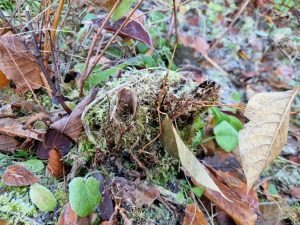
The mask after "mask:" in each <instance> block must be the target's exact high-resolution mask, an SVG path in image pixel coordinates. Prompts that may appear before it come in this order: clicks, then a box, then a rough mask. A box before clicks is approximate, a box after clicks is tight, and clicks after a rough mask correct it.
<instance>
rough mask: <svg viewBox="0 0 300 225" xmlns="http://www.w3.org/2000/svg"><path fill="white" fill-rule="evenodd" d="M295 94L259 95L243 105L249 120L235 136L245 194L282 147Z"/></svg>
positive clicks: (289, 92)
mask: <svg viewBox="0 0 300 225" xmlns="http://www.w3.org/2000/svg"><path fill="white" fill-rule="evenodd" d="M297 92H298V90H293V91H287V92H269V93H260V94H257V95H255V96H253V97H252V98H251V99H250V100H249V102H248V104H247V106H246V110H245V116H246V117H247V118H248V119H249V120H250V121H249V122H248V123H247V124H246V125H245V127H244V129H242V130H241V131H240V133H239V154H240V157H241V163H242V167H243V170H244V173H245V176H246V179H247V190H248V191H249V190H250V188H251V187H252V186H253V184H254V182H255V181H256V180H257V178H258V177H259V175H260V173H261V172H262V171H263V170H264V169H265V168H266V167H267V166H268V165H269V164H270V163H271V162H272V161H273V160H274V159H275V158H276V157H277V156H278V155H279V154H280V152H281V150H282V148H283V146H284V145H285V144H286V141H287V132H288V125H289V112H290V108H291V104H292V102H293V99H294V97H295V96H296V94H297Z"/></svg>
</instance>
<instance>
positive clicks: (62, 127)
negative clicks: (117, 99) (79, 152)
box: [50, 89, 98, 150]
mask: <svg viewBox="0 0 300 225" xmlns="http://www.w3.org/2000/svg"><path fill="white" fill-rule="evenodd" d="M97 93H98V89H93V90H92V91H91V92H90V94H89V95H88V96H86V97H85V98H84V99H83V100H82V101H81V102H80V103H79V104H78V105H77V106H76V108H75V109H74V110H73V112H72V113H71V114H70V116H68V117H64V118H62V119H60V120H58V121H56V122H54V123H53V124H52V125H51V126H50V128H51V129H56V130H58V131H60V132H61V133H64V134H65V135H67V136H69V137H70V138H72V139H73V140H75V141H76V140H78V138H79V136H80V134H81V132H82V130H83V125H82V122H81V114H82V112H83V110H84V109H85V107H86V106H87V105H88V104H90V103H91V102H92V101H93V100H94V98H95V97H96V95H97ZM58 149H59V148H58ZM60 150H61V149H60Z"/></svg>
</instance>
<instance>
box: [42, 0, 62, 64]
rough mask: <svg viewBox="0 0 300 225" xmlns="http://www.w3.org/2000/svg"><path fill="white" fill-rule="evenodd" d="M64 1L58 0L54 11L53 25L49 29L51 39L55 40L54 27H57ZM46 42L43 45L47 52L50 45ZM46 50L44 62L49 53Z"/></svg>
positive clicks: (47, 58)
mask: <svg viewBox="0 0 300 225" xmlns="http://www.w3.org/2000/svg"><path fill="white" fill-rule="evenodd" d="M64 2H65V0H59V3H58V7H57V11H56V13H55V17H54V21H53V25H52V29H51V39H52V40H53V41H54V40H55V35H56V29H57V26H58V22H59V19H60V15H61V12H62V9H63V6H64ZM48 10H49V9H48ZM48 10H47V13H48ZM47 44H48V45H47V46H46V47H45V50H46V51H47V52H49V50H50V48H51V46H50V43H49V42H48V43H47ZM47 52H46V56H45V61H46V62H48V60H49V57H50V54H49V53H48V54H47Z"/></svg>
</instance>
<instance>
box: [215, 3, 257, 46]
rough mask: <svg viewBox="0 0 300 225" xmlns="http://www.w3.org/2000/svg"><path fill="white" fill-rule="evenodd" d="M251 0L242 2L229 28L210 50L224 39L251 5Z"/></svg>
mask: <svg viewBox="0 0 300 225" xmlns="http://www.w3.org/2000/svg"><path fill="white" fill-rule="evenodd" d="M250 1H251V0H244V2H243V3H242V6H241V7H240V9H239V11H238V12H237V14H236V15H235V16H234V18H233V20H232V21H231V23H230V25H229V26H228V28H227V29H226V30H225V31H224V32H223V34H222V35H221V37H220V38H219V39H218V40H217V41H216V42H215V43H214V44H213V45H212V46H211V47H210V50H212V49H213V48H215V47H216V46H217V45H218V44H219V43H220V41H221V40H222V39H223V37H224V36H225V35H226V34H227V33H228V32H229V31H230V29H231V28H232V27H233V25H234V24H235V23H236V21H237V20H238V19H239V17H240V16H241V14H242V13H243V12H244V10H245V9H246V7H247V6H248V5H249V3H250Z"/></svg>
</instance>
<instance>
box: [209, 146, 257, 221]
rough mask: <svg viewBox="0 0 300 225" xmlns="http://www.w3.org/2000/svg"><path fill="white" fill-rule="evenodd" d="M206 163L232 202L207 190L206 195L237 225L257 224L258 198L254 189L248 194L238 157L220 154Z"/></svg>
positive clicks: (224, 153)
mask: <svg viewBox="0 0 300 225" xmlns="http://www.w3.org/2000/svg"><path fill="white" fill-rule="evenodd" d="M204 161H205V165H206V166H207V168H209V170H210V171H211V174H212V177H213V179H214V180H215V182H216V184H217V185H218V187H219V188H220V189H221V190H222V192H223V193H224V194H225V195H226V196H228V198H229V199H230V200H231V201H232V202H231V203H229V202H228V201H226V200H225V199H224V198H221V195H220V194H219V193H217V192H214V191H211V190H206V191H205V192H204V195H205V196H206V197H207V198H208V199H210V200H211V201H212V202H213V203H214V204H215V205H216V206H217V207H218V208H219V209H221V210H223V211H224V212H226V214H227V215H229V216H230V217H231V218H232V219H234V221H235V223H236V224H255V220H256V218H257V216H256V214H258V212H259V201H258V197H257V194H256V192H255V191H254V190H253V189H251V190H250V191H249V193H248V194H247V185H246V181H245V178H244V175H243V173H242V172H241V166H240V164H239V162H238V161H237V159H236V157H235V156H234V155H233V154H232V153H226V152H220V153H218V154H216V155H214V156H213V157H206V158H205V159H204Z"/></svg>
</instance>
